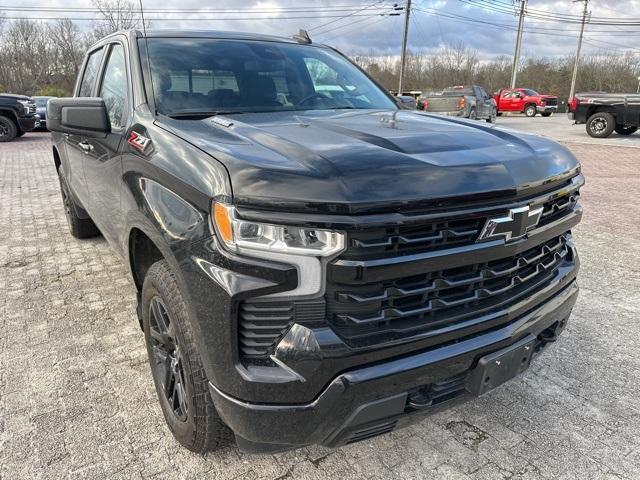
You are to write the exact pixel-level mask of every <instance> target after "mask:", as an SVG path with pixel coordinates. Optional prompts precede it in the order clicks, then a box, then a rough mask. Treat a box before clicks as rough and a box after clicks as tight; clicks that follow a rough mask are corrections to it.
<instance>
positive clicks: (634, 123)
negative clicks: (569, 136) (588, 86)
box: [569, 92, 640, 138]
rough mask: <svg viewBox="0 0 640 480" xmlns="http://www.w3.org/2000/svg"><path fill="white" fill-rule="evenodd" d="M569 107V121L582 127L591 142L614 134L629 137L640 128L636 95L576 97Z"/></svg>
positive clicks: (607, 94) (639, 108)
mask: <svg viewBox="0 0 640 480" xmlns="http://www.w3.org/2000/svg"><path fill="white" fill-rule="evenodd" d="M570 103H571V112H570V113H569V118H570V119H571V120H574V121H575V123H577V124H586V128H587V133H588V134H589V135H590V136H592V137H594V138H606V137H608V136H609V135H611V134H612V133H613V132H614V131H615V132H616V133H617V134H618V135H631V134H633V133H635V132H636V131H638V127H640V94H624V93H603V92H590V93H579V94H577V95H576V96H575V97H574V98H573V99H572V100H571V102H570Z"/></svg>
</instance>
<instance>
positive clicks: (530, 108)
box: [524, 105, 537, 118]
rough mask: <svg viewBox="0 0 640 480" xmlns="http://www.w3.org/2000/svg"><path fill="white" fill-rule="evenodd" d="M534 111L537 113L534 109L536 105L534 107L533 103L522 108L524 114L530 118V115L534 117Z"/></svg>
mask: <svg viewBox="0 0 640 480" xmlns="http://www.w3.org/2000/svg"><path fill="white" fill-rule="evenodd" d="M536 113H537V111H536V107H535V106H534V105H527V106H526V107H525V109H524V114H525V115H526V116H527V117H530V118H531V117H535V116H536Z"/></svg>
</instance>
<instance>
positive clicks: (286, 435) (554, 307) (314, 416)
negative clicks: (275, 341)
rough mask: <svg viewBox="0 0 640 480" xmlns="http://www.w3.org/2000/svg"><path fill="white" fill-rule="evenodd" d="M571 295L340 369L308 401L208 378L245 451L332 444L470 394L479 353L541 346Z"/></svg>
mask: <svg viewBox="0 0 640 480" xmlns="http://www.w3.org/2000/svg"><path fill="white" fill-rule="evenodd" d="M577 295H578V286H577V284H576V282H575V281H572V282H571V283H569V284H568V285H566V286H565V287H564V288H563V289H562V290H561V291H560V292H558V293H557V294H555V296H553V297H552V298H551V299H550V300H548V301H547V302H546V303H544V304H542V305H540V306H538V307H537V308H535V309H534V310H532V311H530V312H528V313H527V314H526V315H523V316H521V317H520V318H518V319H517V320H515V321H514V322H512V323H510V324H508V325H506V326H504V327H502V328H499V329H496V330H493V331H490V332H487V333H485V334H483V335H480V336H474V337H471V338H467V339H464V340H463V341H460V342H457V343H456V342H452V343H450V344H448V345H444V346H441V347H439V348H435V349H431V350H426V351H422V352H418V353H414V354H412V355H410V356H405V357H400V358H395V359H391V360H388V361H386V362H384V363H377V364H371V365H365V366H362V367H359V368H357V369H354V370H349V371H346V372H344V373H341V374H340V375H338V376H337V377H335V378H334V379H333V380H332V381H331V383H329V385H328V386H327V387H326V388H325V389H324V390H323V391H322V392H321V393H320V395H318V396H317V397H316V398H315V399H314V400H313V401H311V402H308V403H304V404H261V403H249V402H245V401H242V400H239V399H237V398H234V397H232V396H230V395H228V394H226V393H224V392H223V391H221V390H220V389H219V388H217V387H216V386H214V385H213V384H210V391H211V395H212V397H213V400H214V403H215V405H216V408H217V410H218V412H219V414H220V416H221V417H222V419H223V420H224V421H225V422H226V424H227V425H228V426H229V427H230V428H231V429H232V430H233V431H234V432H235V434H236V439H237V442H238V445H239V446H240V448H241V449H243V450H245V451H250V452H263V453H266V452H274V451H281V450H287V449H291V448H297V447H301V446H304V445H310V444H321V445H325V446H328V447H332V448H333V447H337V446H340V445H344V444H346V443H352V442H355V441H359V440H364V439H366V438H370V437H373V436H376V435H379V434H382V433H387V432H389V431H391V430H394V429H397V428H402V427H405V426H408V425H410V424H412V423H414V422H417V421H419V420H421V419H422V418H423V416H424V415H426V414H429V413H433V412H435V411H438V410H441V409H444V408H448V407H450V406H451V405H453V404H456V403H460V402H462V401H465V400H468V399H470V398H473V397H474V394H473V393H472V392H471V391H470V390H469V386H468V385H469V379H470V377H471V376H472V375H473V372H474V368H476V365H477V363H478V359H479V358H480V357H482V356H484V355H486V354H488V353H491V352H495V351H497V350H500V349H502V348H505V347H507V346H509V345H512V344H514V343H515V342H518V341H520V340H521V339H523V338H532V339H533V338H535V339H537V341H536V343H535V345H536V347H535V348H536V351H539V350H541V349H542V348H543V347H544V346H545V345H546V342H547V340H548V339H549V338H550V337H555V335H556V334H557V333H559V332H560V331H561V330H562V329H563V328H564V326H565V325H566V322H567V320H568V318H569V315H570V313H571V309H572V308H573V306H574V304H575V302H576V298H577ZM424 392H431V393H430V395H431V396H430V397H429V401H428V402H426V403H424V402H422V403H421V404H420V405H416V402H415V401H414V400H415V398H416V395H422V397H421V398H424Z"/></svg>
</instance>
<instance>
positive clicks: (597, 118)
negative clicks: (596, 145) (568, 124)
mask: <svg viewBox="0 0 640 480" xmlns="http://www.w3.org/2000/svg"><path fill="white" fill-rule="evenodd" d="M615 127H616V119H615V117H614V116H613V115H611V114H610V113H606V112H598V113H594V114H593V115H591V116H590V117H589V119H588V120H587V133H588V134H589V136H591V137H593V138H606V137H608V136H609V135H611V133H612V132H613V130H614V128H615Z"/></svg>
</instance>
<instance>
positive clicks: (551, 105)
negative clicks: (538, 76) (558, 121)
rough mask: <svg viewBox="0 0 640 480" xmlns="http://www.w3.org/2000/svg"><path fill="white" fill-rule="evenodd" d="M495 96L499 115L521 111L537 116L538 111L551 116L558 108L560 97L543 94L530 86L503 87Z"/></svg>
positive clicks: (528, 115) (530, 115)
mask: <svg viewBox="0 0 640 480" xmlns="http://www.w3.org/2000/svg"><path fill="white" fill-rule="evenodd" d="M493 98H494V100H495V101H496V105H497V106H498V115H500V114H501V113H504V112H521V113H524V114H525V115H526V116H527V117H535V116H536V114H537V113H539V114H540V115H542V116H543V117H549V116H551V114H552V113H554V112H555V111H557V110H558V97H554V96H553V95H541V94H539V93H538V92H536V91H535V90H531V89H529V88H508V89H507V88H503V89H502V90H500V91H498V92H497V93H496V94H495V95H494V96H493Z"/></svg>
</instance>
